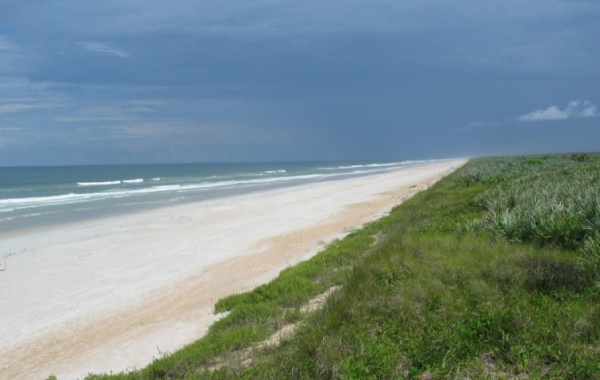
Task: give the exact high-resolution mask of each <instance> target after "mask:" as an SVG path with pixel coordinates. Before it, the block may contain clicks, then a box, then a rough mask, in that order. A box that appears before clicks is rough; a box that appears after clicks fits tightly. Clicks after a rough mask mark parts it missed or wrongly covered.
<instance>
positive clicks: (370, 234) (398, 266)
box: [89, 154, 600, 379]
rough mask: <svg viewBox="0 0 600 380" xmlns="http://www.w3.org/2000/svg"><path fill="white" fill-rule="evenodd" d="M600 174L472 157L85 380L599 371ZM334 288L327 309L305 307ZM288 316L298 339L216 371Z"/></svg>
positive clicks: (570, 158) (588, 158)
mask: <svg viewBox="0 0 600 380" xmlns="http://www.w3.org/2000/svg"><path fill="white" fill-rule="evenodd" d="M599 172H600V155H598V154H575V155H563V156H535V157H505V158H486V159H477V160H473V161H471V162H470V163H469V164H467V165H466V166H465V167H464V168H462V169H460V170H458V171H457V172H456V173H454V174H453V175H452V176H449V177H447V178H444V179H443V180H441V181H439V182H438V183H436V184H435V185H434V186H433V187H432V188H430V189H428V190H427V191H424V192H421V193H418V194H417V195H416V196H415V197H414V198H412V199H411V200H409V201H407V202H405V203H404V204H402V205H400V206H398V207H396V208H394V209H393V210H392V212H391V213H390V215H388V216H386V217H385V218H382V219H381V220H379V221H377V222H374V223H371V224H368V225H367V226H365V227H364V228H363V229H361V230H358V231H355V232H353V233H352V234H350V235H349V236H348V237H346V238H345V239H343V240H340V241H337V242H335V243H333V244H331V245H330V246H329V247H327V248H326V249H325V250H324V251H323V252H321V253H320V254H319V255H317V256H315V257H314V258H312V259H311V260H309V261H307V262H304V263H301V264H299V265H297V266H295V267H292V268H289V269H287V270H285V271H283V272H282V273H281V275H280V276H279V277H278V278H277V279H276V280H275V281H273V282H272V283H270V284H267V285H263V286H261V287H259V288H257V289H255V290H254V291H252V292H248V293H244V294H240V295H234V296H231V297H228V298H226V299H224V300H221V301H219V303H217V305H216V309H217V310H218V311H229V312H230V313H229V315H228V316H227V317H225V318H224V319H222V320H221V321H219V322H217V323H216V324H215V325H213V326H212V327H211V329H210V331H209V333H208V334H207V335H206V336H205V337H204V338H202V339H200V340H198V341H197V342H195V343H194V344H192V345H190V346H188V347H186V348H184V349H183V350H181V351H178V352H176V353H174V354H172V355H170V356H167V357H165V358H162V359H159V360H156V361H155V362H154V363H152V364H151V365H150V366H149V367H148V368H145V369H143V370H141V371H138V372H130V373H126V374H119V375H114V376H107V375H93V376H90V377H89V378H90V379H99V378H121V379H125V378H126V379H180V378H185V379H232V378H243V379H394V378H398V379H447V378H453V379H454V378H456V379H502V378H506V379H595V378H600V375H599V374H600V288H599V286H598V278H599V277H598V275H599V273H600V253H599V252H598V246H599V245H600V243H599V242H598V235H599V230H598V226H599V224H598V223H597V222H598V209H597V207H598V201H599V199H600V197H599V193H598V191H600V186H599V185H598V183H600V182H599V181H598V179H599V178H598V175H599ZM557 202H558V203H557ZM558 204H560V207H559V206H557V205H558ZM536 207H539V210H538V209H537V208H536ZM333 285H341V286H342V287H341V289H340V290H338V291H337V292H335V293H334V294H333V296H332V297H331V298H330V299H329V301H328V302H327V303H326V305H325V307H324V308H323V309H322V310H320V311H318V312H316V313H314V314H312V315H310V316H304V315H302V314H301V313H299V312H298V309H299V307H300V306H301V305H302V304H304V303H306V302H307V301H308V300H309V299H310V298H312V297H314V296H315V295H317V294H320V293H322V292H324V291H325V290H326V289H328V288H330V287H331V286H333ZM292 322H294V323H295V322H301V327H300V329H299V330H298V332H297V334H295V335H294V336H292V337H291V338H289V339H287V340H285V341H283V342H282V344H281V345H280V346H279V347H276V348H269V349H264V350H258V351H257V352H254V353H253V354H252V365H251V366H250V365H249V364H246V365H243V364H241V363H239V362H234V361H232V362H229V363H226V364H227V365H225V366H224V367H222V368H220V369H217V370H214V371H211V370H209V369H208V368H209V366H210V365H211V363H214V360H215V359H214V358H216V357H221V358H223V357H227V356H228V354H230V353H232V352H236V351H239V350H243V349H245V348H247V347H251V346H252V344H253V342H257V341H260V340H263V339H265V338H266V337H267V336H269V335H270V334H272V333H273V332H274V331H276V329H277V328H278V327H280V326H281V325H283V324H285V323H292Z"/></svg>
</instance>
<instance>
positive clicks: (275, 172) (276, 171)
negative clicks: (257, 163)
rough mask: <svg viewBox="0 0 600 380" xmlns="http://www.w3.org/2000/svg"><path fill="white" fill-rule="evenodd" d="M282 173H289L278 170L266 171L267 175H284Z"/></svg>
mask: <svg viewBox="0 0 600 380" xmlns="http://www.w3.org/2000/svg"><path fill="white" fill-rule="evenodd" d="M282 173H287V170H285V169H277V170H266V171H265V174H282Z"/></svg>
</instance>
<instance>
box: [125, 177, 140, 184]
mask: <svg viewBox="0 0 600 380" xmlns="http://www.w3.org/2000/svg"><path fill="white" fill-rule="evenodd" d="M121 182H123V183H143V182H144V179H143V178H136V179H124V180H123V181H121Z"/></svg>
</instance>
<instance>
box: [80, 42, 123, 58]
mask: <svg viewBox="0 0 600 380" xmlns="http://www.w3.org/2000/svg"><path fill="white" fill-rule="evenodd" d="M80 45H81V46H83V47H84V48H85V49H86V50H87V51H91V52H94V53H100V54H105V55H112V56H114V57H121V58H129V54H127V53H125V52H124V51H122V50H119V49H116V48H113V47H112V46H109V45H107V44H105V43H102V42H81V43H80Z"/></svg>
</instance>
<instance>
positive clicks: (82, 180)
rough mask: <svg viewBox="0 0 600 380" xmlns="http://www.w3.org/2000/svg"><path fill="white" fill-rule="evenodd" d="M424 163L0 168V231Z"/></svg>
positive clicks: (10, 230)
mask: <svg viewBox="0 0 600 380" xmlns="http://www.w3.org/2000/svg"><path fill="white" fill-rule="evenodd" d="M432 162H435V160H428V161H402V162H354V163H333V162H329V163H327V162H312V163H306V162H303V163H290V162H288V163H285V162H282V163H242V164H234V163H221V164H214V163H213V164H208V163H202V164H160V165H97V166H43V167H0V237H1V236H2V235H3V234H5V233H14V232H15V231H19V230H24V229H29V228H36V227H41V226H48V225H53V224H60V223H68V222H76V221H80V220H85V219H90V218H94V217H100V216H106V215H112V214H117V213H126V212H132V211H139V210H143V209H145V208H150V207H160V206H164V205H169V204H173V203H177V202H179V203H183V202H190V201H197V200H203V199H210V198H215V197H224V196H230V195H235V194H243V193H247V192H251V191H257V190H261V189H269V188H275V187H281V186H295V185H299V184H305V183H310V182H316V181H325V180H337V179H342V178H347V177H349V176H360V175H370V174H375V173H381V172H384V171H389V170H395V169H400V168H406V167H411V166H419V165H424V164H427V163H432Z"/></svg>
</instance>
